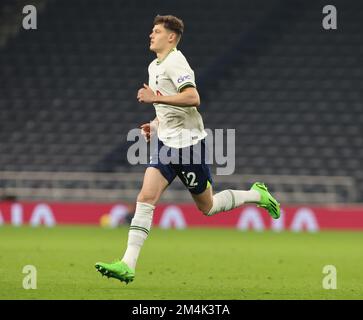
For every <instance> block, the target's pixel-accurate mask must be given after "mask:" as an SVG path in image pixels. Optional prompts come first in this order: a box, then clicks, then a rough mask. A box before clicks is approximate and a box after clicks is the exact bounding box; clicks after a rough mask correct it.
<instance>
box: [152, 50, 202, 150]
mask: <svg viewBox="0 0 363 320" xmlns="http://www.w3.org/2000/svg"><path fill="white" fill-rule="evenodd" d="M148 71H149V87H150V88H151V89H152V90H153V91H154V93H155V94H157V95H163V96H171V95H176V94H177V93H178V92H180V91H181V90H182V89H183V88H186V87H188V86H191V87H196V84H195V78H194V71H193V70H192V69H191V68H190V66H189V64H188V61H187V60H186V58H185V57H184V55H183V54H182V53H181V52H180V51H179V50H177V49H176V48H174V49H173V50H172V51H171V52H170V53H169V54H168V55H167V56H166V57H165V58H164V60H162V61H158V59H155V60H154V61H153V62H151V63H150V65H149V69H148ZM154 107H155V111H156V116H157V118H158V120H159V128H158V137H159V139H160V140H161V141H162V142H163V143H164V144H165V145H167V146H169V147H172V148H184V147H187V146H190V145H193V144H196V143H197V142H198V141H200V140H202V139H203V138H204V137H206V136H207V133H206V132H205V130H204V124H203V120H202V117H201V115H200V113H199V112H198V110H197V108H196V107H177V106H172V105H166V104H161V103H154Z"/></svg>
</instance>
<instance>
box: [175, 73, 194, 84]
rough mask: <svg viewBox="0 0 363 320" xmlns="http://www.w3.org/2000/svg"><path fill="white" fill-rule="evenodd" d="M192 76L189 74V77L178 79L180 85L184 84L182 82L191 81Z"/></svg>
mask: <svg viewBox="0 0 363 320" xmlns="http://www.w3.org/2000/svg"><path fill="white" fill-rule="evenodd" d="M191 78H192V77H191V76H190V75H189V74H187V75H185V76H180V77H179V78H178V83H182V82H184V81H185V80H191Z"/></svg>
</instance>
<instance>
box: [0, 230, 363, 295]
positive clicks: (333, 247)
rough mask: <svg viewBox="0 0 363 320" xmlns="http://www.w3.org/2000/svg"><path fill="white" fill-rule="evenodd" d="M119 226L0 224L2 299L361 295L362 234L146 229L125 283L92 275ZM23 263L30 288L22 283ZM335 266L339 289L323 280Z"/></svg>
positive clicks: (115, 245) (108, 257)
mask: <svg viewBox="0 0 363 320" xmlns="http://www.w3.org/2000/svg"><path fill="white" fill-rule="evenodd" d="M127 233H128V228H127V227H120V228H117V229H104V228H100V227H72V226H67V227H65V226H62V227H61V226H57V227H55V228H44V227H41V228H31V227H11V226H2V227H0V288H1V290H0V299H127V300H134V299H147V300H153V299H160V300H162V299H172V300H174V299H188V300H190V299H203V300H213V299H237V300H242V299H363V249H362V248H363V246H362V244H363V233H361V232H351V233H348V232H320V233H316V234H310V233H292V232H282V233H273V232H263V233H258V232H241V231H237V230H232V229H231V230H227V229H188V230H161V229H157V228H153V229H152V231H151V233H150V235H149V238H148V239H147V240H146V242H145V245H144V247H143V250H142V251H141V256H140V259H139V261H138V266H137V270H136V278H135V281H134V282H132V283H130V284H128V285H126V284H124V283H121V282H119V281H117V280H115V279H107V278H106V277H104V278H103V277H102V276H101V275H100V274H99V273H97V272H96V269H95V268H94V264H95V262H97V261H105V262H108V261H112V260H114V259H115V258H117V257H120V256H121V255H122V254H123V252H124V249H125V245H126V242H127ZM25 265H34V266H35V267H36V268H37V289H36V290H25V289H23V286H22V283H23V278H24V277H25V276H26V275H25V274H23V273H22V270H23V267H24V266H25ZM325 265H334V266H335V267H336V270H337V289H336V290H326V289H323V287H322V281H323V278H324V277H325V276H326V275H325V274H323V267H324V266H325Z"/></svg>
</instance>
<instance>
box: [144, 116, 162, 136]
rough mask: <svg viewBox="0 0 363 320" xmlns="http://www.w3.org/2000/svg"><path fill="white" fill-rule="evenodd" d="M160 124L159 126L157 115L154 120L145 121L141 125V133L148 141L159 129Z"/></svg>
mask: <svg viewBox="0 0 363 320" xmlns="http://www.w3.org/2000/svg"><path fill="white" fill-rule="evenodd" d="M158 126H159V120H158V118H157V117H155V119H154V120H152V121H150V122H148V123H144V124H142V125H141V126H140V129H141V134H142V135H143V136H144V138H145V140H146V141H147V142H149V141H150V138H151V136H152V135H153V134H155V132H156V131H157V130H158Z"/></svg>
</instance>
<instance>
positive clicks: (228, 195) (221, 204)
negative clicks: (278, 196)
mask: <svg viewBox="0 0 363 320" xmlns="http://www.w3.org/2000/svg"><path fill="white" fill-rule="evenodd" d="M260 200H261V195H260V194H259V192H258V191H256V190H248V191H239V190H224V191H221V192H219V193H217V194H215V195H214V196H213V206H212V208H211V209H210V210H209V212H208V214H207V215H208V216H212V215H214V214H216V213H219V212H224V211H229V210H232V209H234V208H237V207H239V206H241V205H243V204H244V203H257V202H259V201H260Z"/></svg>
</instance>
